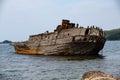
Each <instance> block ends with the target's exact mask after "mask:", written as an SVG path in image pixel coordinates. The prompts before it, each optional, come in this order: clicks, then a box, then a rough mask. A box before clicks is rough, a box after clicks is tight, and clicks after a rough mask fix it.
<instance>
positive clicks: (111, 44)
mask: <svg viewBox="0 0 120 80" xmlns="http://www.w3.org/2000/svg"><path fill="white" fill-rule="evenodd" d="M100 54H102V55H103V56H104V57H103V58H80V57H67V56H42V55H20V54H16V53H15V51H14V47H13V46H11V45H9V44H0V80H80V78H81V77H82V75H83V74H84V73H85V72H87V71H94V70H95V71H96V70H97V71H103V72H105V73H109V74H112V75H113V76H115V77H120V41H107V42H106V44H105V46H104V49H103V50H102V51H101V52H100Z"/></svg>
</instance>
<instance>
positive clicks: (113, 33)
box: [105, 28, 120, 40]
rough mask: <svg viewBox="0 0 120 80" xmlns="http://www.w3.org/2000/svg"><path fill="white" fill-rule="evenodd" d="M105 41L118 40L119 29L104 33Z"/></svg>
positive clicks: (119, 35)
mask: <svg viewBox="0 0 120 80" xmlns="http://www.w3.org/2000/svg"><path fill="white" fill-rule="evenodd" d="M105 34H106V39H107V40H120V28H118V29H113V30H107V31H105Z"/></svg>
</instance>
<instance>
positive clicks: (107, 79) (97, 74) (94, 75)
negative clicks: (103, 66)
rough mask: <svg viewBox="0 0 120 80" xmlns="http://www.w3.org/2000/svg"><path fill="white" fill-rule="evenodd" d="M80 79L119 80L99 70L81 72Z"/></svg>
mask: <svg viewBox="0 0 120 80" xmlns="http://www.w3.org/2000/svg"><path fill="white" fill-rule="evenodd" d="M81 80H120V79H118V78H115V77H113V76H112V75H110V74H106V73H104V72H101V71H89V72H86V73H84V74H83V76H82V79H81Z"/></svg>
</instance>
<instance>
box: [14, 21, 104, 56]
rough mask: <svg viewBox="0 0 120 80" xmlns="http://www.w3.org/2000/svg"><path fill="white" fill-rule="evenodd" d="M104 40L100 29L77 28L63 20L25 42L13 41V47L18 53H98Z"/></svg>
mask: <svg viewBox="0 0 120 80" xmlns="http://www.w3.org/2000/svg"><path fill="white" fill-rule="evenodd" d="M105 41H106V39H105V36H104V32H103V31H102V30H100V29H98V28H93V27H91V28H81V27H80V28H78V27H75V26H74V24H73V23H69V21H66V20H63V22H62V25H59V26H58V27H57V29H56V30H55V31H54V32H52V33H48V32H47V33H44V34H38V35H32V36H30V37H29V40H28V41H26V42H16V43H14V47H15V51H16V53H19V54H41V55H98V53H99V51H100V50H101V49H102V48H103V47H104V44H105Z"/></svg>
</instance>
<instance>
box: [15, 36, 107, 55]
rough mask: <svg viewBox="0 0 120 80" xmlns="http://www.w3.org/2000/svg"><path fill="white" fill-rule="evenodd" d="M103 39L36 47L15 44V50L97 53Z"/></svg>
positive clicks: (27, 51) (48, 52) (102, 44)
mask: <svg viewBox="0 0 120 80" xmlns="http://www.w3.org/2000/svg"><path fill="white" fill-rule="evenodd" d="M104 44H105V39H104V38H103V39H102V40H100V41H97V42H86V41H82V42H81V41H77V42H71V43H65V44H56V45H45V46H41V47H38V48H36V49H30V48H29V47H27V46H25V45H21V46H20V45H16V47H15V51H16V53H19V54H41V55H98V53H99V51H100V50H101V49H102V48H103V47H104Z"/></svg>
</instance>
